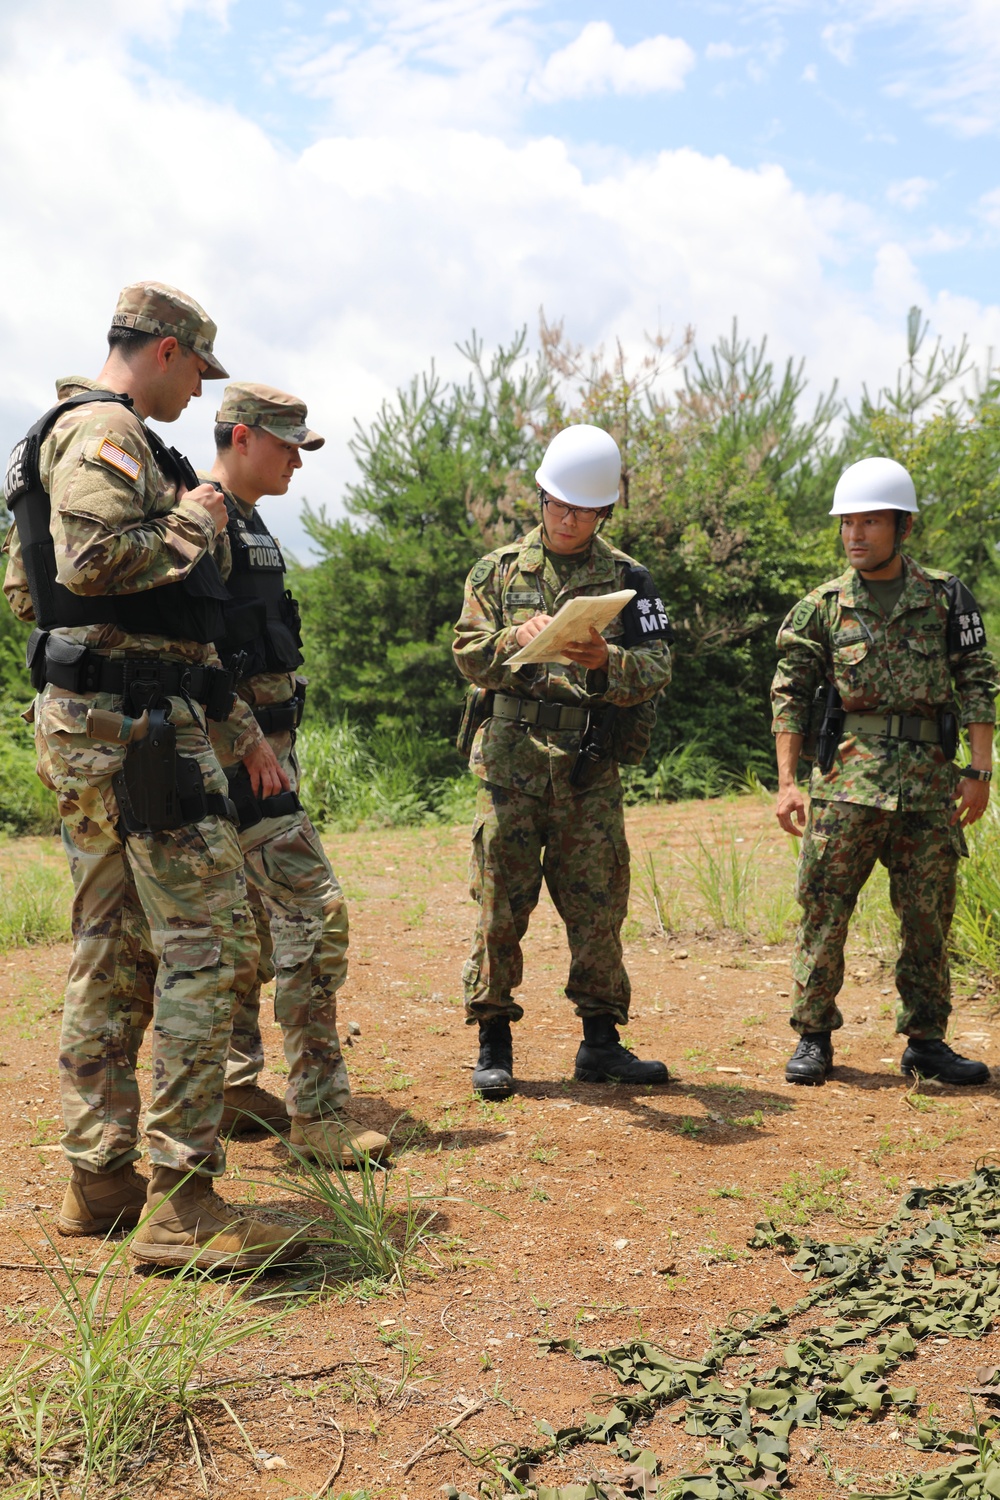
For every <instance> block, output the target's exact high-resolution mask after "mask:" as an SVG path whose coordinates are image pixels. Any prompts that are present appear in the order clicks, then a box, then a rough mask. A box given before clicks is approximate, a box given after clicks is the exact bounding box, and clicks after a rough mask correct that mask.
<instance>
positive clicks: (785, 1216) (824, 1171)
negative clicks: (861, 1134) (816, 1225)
mask: <svg viewBox="0 0 1000 1500" xmlns="http://www.w3.org/2000/svg"><path fill="white" fill-rule="evenodd" d="M847 1175H848V1173H847V1168H846V1167H821V1168H820V1170H819V1171H818V1172H816V1173H814V1174H813V1175H811V1176H810V1174H809V1173H807V1172H793V1173H792V1174H791V1176H790V1177H788V1178H786V1180H785V1181H784V1182H783V1183H782V1184H781V1186H780V1187H779V1188H778V1196H777V1198H776V1199H775V1200H773V1201H772V1203H771V1204H770V1205H769V1212H770V1215H771V1219H772V1220H773V1222H774V1223H775V1224H778V1223H779V1222H780V1223H784V1224H808V1223H809V1222H810V1220H812V1219H814V1218H816V1217H817V1215H819V1214H835V1215H839V1214H842V1213H843V1212H844V1210H845V1208H846V1203H845V1201H844V1195H843V1193H842V1191H841V1189H840V1184H841V1183H842V1182H843V1181H844V1180H845V1178H846V1177H847Z"/></svg>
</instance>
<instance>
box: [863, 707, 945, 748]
mask: <svg viewBox="0 0 1000 1500" xmlns="http://www.w3.org/2000/svg"><path fill="white" fill-rule="evenodd" d="M844 733H845V734H877V735H882V736H884V738H886V739H890V740H914V741H916V742H917V743H918V744H922V745H939V744H940V743H941V730H940V729H939V727H938V722H937V720H936V719H926V718H924V716H923V715H922V714H860V713H859V714H845V715H844Z"/></svg>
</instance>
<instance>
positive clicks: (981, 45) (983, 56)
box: [824, 0, 1000, 138]
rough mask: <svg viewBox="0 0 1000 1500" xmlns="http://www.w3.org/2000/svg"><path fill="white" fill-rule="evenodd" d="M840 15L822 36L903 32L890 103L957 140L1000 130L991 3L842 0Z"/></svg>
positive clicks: (998, 50)
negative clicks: (870, 31)
mask: <svg viewBox="0 0 1000 1500" xmlns="http://www.w3.org/2000/svg"><path fill="white" fill-rule="evenodd" d="M840 8H841V10H842V11H843V12H844V13H845V15H846V16H847V17H848V19H847V20H845V21H844V22H840V23H836V24H835V25H833V26H831V27H828V28H827V31H831V32H834V33H839V32H840V31H844V32H845V33H847V32H853V33H854V34H855V36H857V35H859V34H860V33H861V31H862V30H863V29H865V28H873V27H882V28H885V27H896V28H901V29H902V30H901V35H902V38H903V44H902V45H901V46H899V47H898V48H897V49H894V51H895V52H896V55H897V57H898V61H897V62H896V63H895V64H894V70H893V77H892V78H891V79H890V80H889V81H888V83H887V86H886V92H887V93H889V94H890V95H891V96H892V97H894V98H897V99H902V100H905V101H906V102H908V103H910V104H912V105H913V107H914V108H916V109H918V110H920V111H921V113H923V114H925V115H927V116H928V118H929V119H931V120H932V121H934V122H935V123H936V124H939V125H944V126H946V127H947V128H948V129H950V130H951V131H953V132H954V134H956V135H958V136H961V137H967V138H968V137H974V136H979V135H985V134H988V133H996V132H997V131H998V130H1000V11H998V6H997V0H840ZM824 39H826V34H825V33H824ZM842 60H844V59H842Z"/></svg>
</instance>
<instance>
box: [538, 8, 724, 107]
mask: <svg viewBox="0 0 1000 1500" xmlns="http://www.w3.org/2000/svg"><path fill="white" fill-rule="evenodd" d="M694 64H695V55H694V52H693V51H692V50H691V48H690V47H689V46H688V44H687V42H685V41H682V40H681V39H680V38H679V37H672V36H651V37H647V38H646V39H645V40H644V41H641V42H636V43H635V45H634V46H632V47H625V46H623V45H622V43H621V42H619V41H616V40H615V34H614V31H613V30H612V29H611V27H610V26H609V25H608V23H607V21H590V22H589V23H588V24H587V25H586V26H585V27H584V28H583V30H582V31H581V32H580V35H579V36H578V37H577V38H576V40H575V41H572V42H570V44H569V46H568V47H563V48H562V50H561V51H559V52H553V54H552V56H551V57H550V58H549V59H548V61H547V62H546V64H545V67H544V68H543V70H542V74H541V77H540V78H539V80H538V84H537V87H536V89H535V92H536V94H537V95H538V97H540V98H543V99H553V100H554V99H585V98H587V97H588V95H593V94H606V93H609V92H610V93H613V94H653V93H658V92H660V91H664V92H668V93H669V92H674V91H676V90H677V89H682V88H683V87H684V79H685V77H686V76H687V74H688V73H689V72H690V71H691V69H692V68H693V67H694Z"/></svg>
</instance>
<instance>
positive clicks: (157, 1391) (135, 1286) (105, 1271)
mask: <svg viewBox="0 0 1000 1500" xmlns="http://www.w3.org/2000/svg"><path fill="white" fill-rule="evenodd" d="M133 1233H134V1231H133ZM131 1238H132V1236H131V1235H130V1236H129V1237H128V1239H126V1240H125V1241H124V1242H123V1243H121V1244H119V1245H116V1246H114V1247H113V1248H111V1250H110V1254H109V1255H108V1258H107V1260H106V1261H105V1262H104V1264H103V1265H102V1266H101V1267H100V1269H99V1270H98V1273H97V1275H96V1276H94V1277H84V1276H81V1275H79V1274H78V1273H77V1272H76V1271H74V1270H73V1269H71V1267H70V1265H69V1264H68V1263H67V1262H66V1261H65V1260H64V1259H63V1257H62V1255H61V1254H60V1251H59V1248H58V1246H57V1245H56V1244H55V1243H54V1242H53V1241H52V1240H49V1243H48V1252H49V1259H51V1260H52V1261H54V1262H55V1263H56V1264H57V1267H58V1269H56V1268H55V1267H52V1268H50V1267H49V1266H48V1265H47V1264H45V1263H44V1262H42V1261H41V1259H40V1258H38V1257H36V1258H38V1259H39V1265H40V1266H43V1270H42V1272H41V1274H42V1275H44V1277H45V1278H46V1280H47V1282H48V1284H49V1288H50V1289H51V1292H52V1294H53V1297H54V1301H53V1304H52V1305H51V1306H50V1307H48V1308H46V1309H44V1310H41V1311H39V1312H38V1313H37V1315H36V1316H35V1317H34V1319H33V1320H32V1321H31V1323H30V1324H29V1325H28V1326H27V1327H26V1328H25V1329H24V1332H23V1334H22V1335H21V1337H20V1339H19V1340H18V1342H19V1343H20V1345H21V1353H20V1356H19V1357H18V1358H16V1359H15V1360H14V1362H13V1363H12V1364H10V1365H8V1367H7V1368H6V1369H5V1370H4V1371H3V1372H2V1374H0V1407H2V1409H3V1411H4V1413H5V1423H6V1428H7V1431H6V1442H7V1452H6V1455H5V1463H6V1472H7V1477H8V1481H9V1483H10V1485H11V1488H10V1489H8V1490H7V1491H6V1493H8V1494H11V1495H13V1494H17V1495H18V1496H21V1497H24V1500H28V1497H31V1496H42V1495H45V1496H51V1495H53V1494H58V1493H60V1492H61V1491H62V1490H63V1487H64V1486H65V1485H67V1484H68V1485H71V1486H72V1493H73V1494H74V1495H76V1496H80V1497H81V1500H83V1497H86V1496H87V1495H88V1494H89V1493H90V1492H91V1490H92V1489H93V1488H95V1487H97V1486H100V1487H101V1488H102V1489H103V1487H104V1486H105V1485H109V1486H116V1485H120V1484H122V1482H123V1481H126V1480H127V1476H128V1475H130V1474H131V1473H133V1472H134V1471H136V1470H137V1469H139V1468H140V1467H142V1466H144V1465H146V1464H147V1463H149V1462H150V1461H155V1460H156V1459H157V1457H160V1458H162V1459H164V1460H165V1459H166V1458H167V1457H168V1454H169V1456H175V1453H176V1448H177V1445H178V1443H181V1444H183V1445H184V1446H186V1447H188V1448H189V1450H190V1451H191V1452H192V1453H193V1455H194V1457H195V1460H196V1463H197V1465H198V1468H199V1470H200V1471H201V1473H202V1479H203V1483H204V1460H205V1457H206V1456H208V1449H207V1438H206V1437H205V1433H204V1429H203V1428H202V1427H201V1425H200V1422H199V1418H198V1412H199V1409H200V1408H201V1407H203V1406H206V1405H207V1406H218V1405H221V1406H222V1407H223V1408H224V1410H225V1411H226V1412H227V1413H228V1415H229V1417H230V1418H231V1420H232V1422H233V1424H234V1425H235V1427H236V1428H237V1429H238V1430H239V1432H240V1433H241V1434H242V1436H243V1439H244V1441H246V1443H247V1447H248V1448H249V1450H250V1452H251V1453H252V1452H253V1449H252V1445H251V1444H250V1442H249V1439H248V1438H247V1435H246V1433H245V1432H244V1430H243V1428H242V1426H241V1424H240V1422H239V1420H238V1418H237V1417H236V1415H235V1413H234V1412H233V1410H232V1407H231V1406H230V1405H229V1402H228V1399H227V1397H226V1394H225V1388H226V1386H227V1385H229V1384H231V1383H232V1382H231V1381H230V1380H228V1379H227V1378H225V1377H224V1376H223V1375H222V1374H220V1373H217V1372H214V1371H213V1369H212V1364H213V1361H215V1360H216V1359H218V1357H219V1356H220V1355H222V1354H224V1353H225V1352H226V1351H227V1350H228V1349H230V1348H232V1346H233V1345H234V1344H236V1343H238V1342H240V1341H241V1340H243V1339H245V1338H248V1337H253V1336H254V1335H260V1334H263V1333H265V1332H267V1331H268V1330H270V1329H271V1328H272V1326H273V1325H274V1323H275V1322H276V1321H277V1319H278V1318H279V1317H280V1316H281V1312H280V1310H278V1309H274V1310H271V1311H268V1312H266V1313H265V1312H263V1311H262V1309H261V1307H260V1305H259V1302H258V1301H257V1300H256V1299H255V1298H254V1296H253V1295H252V1294H253V1290H254V1282H253V1279H252V1278H251V1279H250V1281H249V1282H246V1281H244V1282H243V1284H242V1285H240V1286H236V1285H234V1283H233V1282H232V1281H229V1280H224V1281H222V1282H221V1283H220V1282H219V1281H218V1279H217V1278H216V1279H212V1278H210V1277H207V1276H205V1275H204V1274H202V1273H199V1272H195V1271H190V1270H181V1271H180V1272H178V1273H177V1274H176V1275H175V1276H173V1277H172V1278H171V1279H169V1280H159V1281H151V1280H149V1279H146V1278H143V1279H142V1280H136V1278H135V1277H133V1276H132V1274H131V1268H130V1265H129V1244H130V1241H131ZM145 1482H146V1483H148V1478H147V1479H146V1481H145ZM66 1492H67V1493H68V1491H66Z"/></svg>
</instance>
